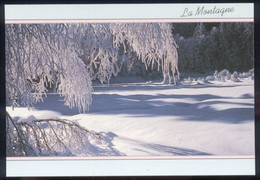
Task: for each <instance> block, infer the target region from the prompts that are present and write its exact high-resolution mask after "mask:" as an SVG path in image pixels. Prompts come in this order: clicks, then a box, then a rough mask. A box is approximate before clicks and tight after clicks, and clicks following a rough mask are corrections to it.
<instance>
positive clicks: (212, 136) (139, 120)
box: [7, 78, 254, 156]
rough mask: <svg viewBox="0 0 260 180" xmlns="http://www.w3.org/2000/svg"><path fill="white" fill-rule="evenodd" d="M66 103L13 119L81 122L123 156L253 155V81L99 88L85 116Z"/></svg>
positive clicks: (48, 103)
mask: <svg viewBox="0 0 260 180" xmlns="http://www.w3.org/2000/svg"><path fill="white" fill-rule="evenodd" d="M55 102H56V103H55ZM53 103H55V104H53ZM62 103H63V102H62V101H61V98H60V97H59V96H58V95H54V94H52V95H49V96H48V97H47V98H46V99H45V101H44V102H42V103H38V104H36V105H35V109H34V110H32V111H28V110H26V109H25V108H15V110H14V111H11V108H10V107H7V110H8V112H9V113H10V115H11V116H13V117H15V116H19V117H20V118H26V117H28V116H30V115H33V116H35V117H36V118H41V117H45V118H46V116H48V117H54V116H55V117H59V118H66V119H69V120H77V121H78V122H79V123H80V125H82V126H84V127H86V128H87V129H89V130H93V131H95V132H101V134H103V135H104V137H105V139H106V141H107V146H109V147H110V148H114V149H116V150H118V151H119V152H120V153H121V154H120V155H127V156H186V155H189V156H195V155H219V156H237V155H253V154H254V121H253V120H254V82H253V80H251V79H250V78H245V79H243V80H242V81H241V82H232V81H226V82H221V81H211V82H210V83H208V84H197V85H182V84H180V85H178V86H170V85H160V84H158V83H149V84H147V83H123V84H111V85H110V86H95V87H94V93H93V104H92V106H91V107H90V111H89V112H88V113H86V114H78V113H77V111H76V110H75V109H72V110H70V109H66V107H64V106H62ZM97 146H99V145H98V144H97ZM102 146H104V144H103V145H102ZM94 154H95V152H94ZM97 155H98V154H97ZM118 155H119V154H118Z"/></svg>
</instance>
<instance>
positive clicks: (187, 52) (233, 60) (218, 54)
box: [120, 22, 254, 78]
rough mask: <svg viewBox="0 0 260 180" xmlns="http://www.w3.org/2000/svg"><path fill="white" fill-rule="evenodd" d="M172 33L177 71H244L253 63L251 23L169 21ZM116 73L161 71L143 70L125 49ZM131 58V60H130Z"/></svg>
mask: <svg viewBox="0 0 260 180" xmlns="http://www.w3.org/2000/svg"><path fill="white" fill-rule="evenodd" d="M172 25H173V29H172V34H173V37H174V39H175V41H176V43H177V45H178V46H179V48H178V49H177V51H178V54H179V65H178V66H179V70H180V72H181V73H186V72H188V73H190V72H196V73H206V72H209V71H215V70H218V71H221V70H223V69H227V70H229V71H230V72H234V71H238V72H245V71H248V70H249V69H252V68H253V67H254V24H253V23H247V22H234V23H173V24H172ZM128 58H129V59H130V60H129V61H127V62H125V64H124V63H123V67H122V68H123V69H125V70H123V69H122V71H121V72H120V75H123V76H124V75H133V76H136V75H137V76H150V77H155V78H156V77H157V76H160V75H161V73H159V72H157V70H156V69H157V68H156V67H155V68H154V69H153V70H152V69H148V71H146V70H145V67H144V65H143V64H142V63H141V61H136V60H135V59H136V58H137V56H136V55H135V53H133V52H128ZM131 59H132V60H131Z"/></svg>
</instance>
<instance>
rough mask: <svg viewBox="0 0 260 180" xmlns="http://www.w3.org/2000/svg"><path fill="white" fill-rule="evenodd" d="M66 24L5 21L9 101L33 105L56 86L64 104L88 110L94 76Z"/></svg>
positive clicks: (8, 102) (7, 99)
mask: <svg viewBox="0 0 260 180" xmlns="http://www.w3.org/2000/svg"><path fill="white" fill-rule="evenodd" d="M70 30H71V28H70V27H69V25H66V24H37V25H36V24H10V25H9V24H8V25H6V31H5V33H6V48H5V49H6V102H7V105H11V106H13V107H14V106H18V105H20V104H21V105H25V106H27V107H30V106H32V104H33V103H34V102H37V101H41V100H42V96H43V95H46V92H47V89H46V85H47V84H49V85H54V86H56V87H57V91H58V93H59V94H60V95H61V96H63V97H64V100H65V105H68V106H69V107H77V108H78V109H79V111H81V112H85V111H87V110H88V108H89V106H90V104H91V92H92V86H91V78H90V76H89V73H88V71H87V69H86V68H85V65H84V63H83V61H81V60H80V58H79V57H78V54H77V50H78V49H77V46H76V43H74V40H75V38H74V34H73V33H71V32H70Z"/></svg>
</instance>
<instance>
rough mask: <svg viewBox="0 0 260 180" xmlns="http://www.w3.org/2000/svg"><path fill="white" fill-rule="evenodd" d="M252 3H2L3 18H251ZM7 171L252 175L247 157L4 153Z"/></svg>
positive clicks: (252, 165)
mask: <svg viewBox="0 0 260 180" xmlns="http://www.w3.org/2000/svg"><path fill="white" fill-rule="evenodd" d="M198 6H205V9H210V8H214V7H215V6H216V8H232V7H233V8H234V12H232V13H226V14H224V15H223V16H221V15H220V14H211V15H206V16H205V15H201V16H199V15H196V16H191V17H181V15H182V14H183V12H184V10H185V8H188V9H189V10H190V11H193V12H195V11H196V9H197V8H198ZM253 14H254V11H253V3H236V4H231V3H229V4H224V3H222V4H109V5H107V4H106V5H105V4H92V5H5V18H6V19H5V20H6V21H5V23H36V22H37V23H61V22H75V23H80V22H136V21H137V20H138V21H139V22H253ZM6 169H7V176H8V177H17V176H18V177H19V176H34V177H35V176H159V175H160V176H165V175H167V176H170V175H255V159H254V156H251V157H244V158H243V157H242V156H241V157H235V158H234V157H232V156H231V157H230V158H228V157H222V158H221V157H215V156H214V157H212V158H206V157H204V158H203V157H201V159H199V157H195V156H194V157H192V156H190V157H176V158H175V159H174V158H172V159H171V158H169V159H166V158H163V157H161V158H160V157H157V158H156V157H154V159H152V157H151V159H148V158H147V157H146V158H143V159H142V158H140V159H135V158H134V157H132V158H131V157H129V158H126V159H123V158H121V159H120V158H119V159H118V158H111V159H110V158H103V159H102V158H92V159H91V158H79V157H77V158H74V159H71V158H67V159H66V158H60V159H59V158H54V157H53V158H44V157H42V158H38V159H37V158H36V159H34V158H27V159H21V158H20V159H19V158H11V157H10V158H9V157H8V158H7V167H6Z"/></svg>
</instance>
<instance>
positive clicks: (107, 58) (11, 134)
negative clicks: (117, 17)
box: [5, 23, 179, 156]
mask: <svg viewBox="0 0 260 180" xmlns="http://www.w3.org/2000/svg"><path fill="white" fill-rule="evenodd" d="M5 37H6V43H5V51H6V103H7V105H10V106H12V107H16V106H20V105H23V106H27V107H31V106H32V105H33V103H35V102H38V101H42V100H43V98H42V97H43V96H46V95H47V92H48V89H47V87H51V86H54V87H55V89H56V91H57V92H58V93H59V94H60V95H61V96H62V97H63V98H64V102H65V103H64V104H65V105H67V106H69V107H70V108H73V107H77V108H78V109H79V112H86V111H87V110H88V109H89V107H90V105H91V102H92V91H93V89H92V80H95V79H99V80H100V82H101V83H109V80H110V79H111V77H112V76H113V75H114V76H116V75H117V74H118V72H119V71H120V63H122V59H120V58H119V56H118V52H119V48H120V47H122V46H123V47H126V46H128V47H129V48H130V49H131V50H133V51H134V52H135V53H136V54H137V56H138V60H141V61H142V62H143V63H144V64H145V66H146V69H147V68H148V66H152V67H154V64H155V63H157V65H156V66H157V67H158V70H159V68H160V67H161V68H162V72H163V74H164V81H166V78H167V77H168V79H169V83H171V78H172V77H173V76H174V74H175V71H176V70H177V75H178V73H179V72H178V54H177V50H176V48H177V44H176V43H175V41H174V39H173V37H172V33H171V25H170V24H163V23H145V24H142V23H130V24H125V23H121V24H106V23H96V24H7V25H6V30H5ZM124 49H126V48H124ZM6 121H7V125H8V126H7V127H6V128H7V133H8V137H7V141H8V143H7V144H8V148H7V149H8V150H9V151H10V152H11V155H12V156H23V155H26V156H27V155H55V154H57V153H58V152H60V153H61V154H70V152H69V151H68V148H67V147H68V146H70V147H74V145H71V143H72V142H73V143H74V142H75V143H78V144H80V143H82V142H84V143H85V144H86V142H85V141H86V139H88V137H85V136H83V135H82V134H84V132H87V131H86V130H85V129H84V128H82V127H80V126H79V125H78V124H75V123H72V122H68V121H67V120H60V119H44V120H39V119H38V120H33V121H32V122H28V121H26V122H15V121H14V120H12V118H11V117H10V116H9V115H8V113H7V118H6ZM44 124H45V125H46V124H47V125H48V128H45V127H44ZM60 127H62V128H63V130H64V131H61V130H60ZM68 137H72V139H71V140H69V141H66V139H67V138H68ZM78 139H81V140H82V141H78ZM65 142H66V143H69V145H68V144H66V143H65ZM73 143H72V144H73ZM50 144H52V147H51V148H50V147H49V145H50ZM75 147H80V148H82V146H79V145H75ZM35 148H36V149H35ZM84 148H85V147H84ZM86 148H87V147H86ZM58 154H59V153H58Z"/></svg>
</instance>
